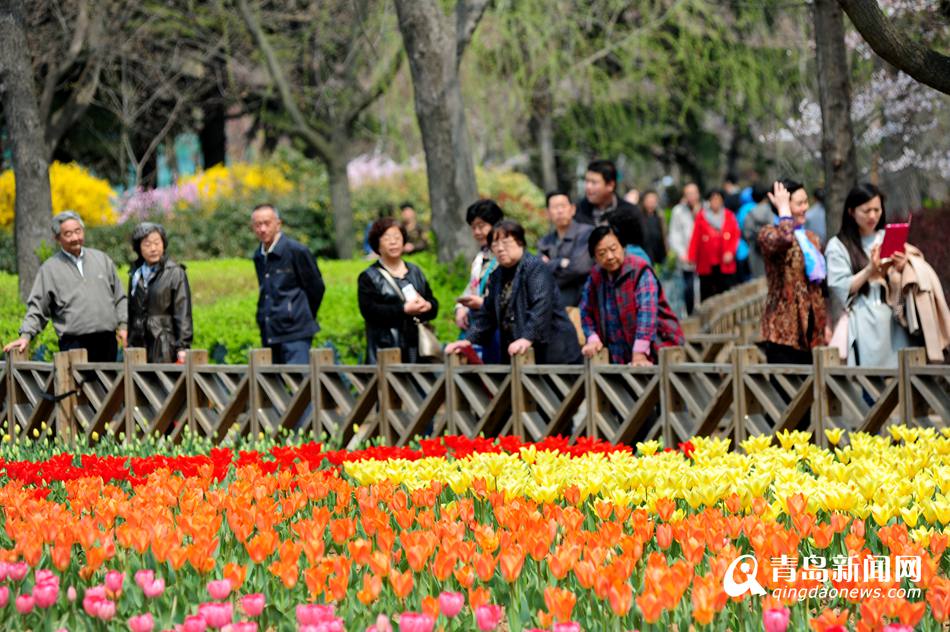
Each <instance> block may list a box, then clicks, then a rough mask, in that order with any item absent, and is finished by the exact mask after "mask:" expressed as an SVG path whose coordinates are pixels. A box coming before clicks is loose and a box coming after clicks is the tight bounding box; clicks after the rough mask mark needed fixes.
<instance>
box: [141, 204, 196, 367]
mask: <svg viewBox="0 0 950 632" xmlns="http://www.w3.org/2000/svg"><path fill="white" fill-rule="evenodd" d="M167 248H168V237H167V235H166V234H165V229H164V228H162V226H161V225H160V224H153V223H151V222H145V223H142V224H139V225H138V226H136V228H135V230H134V231H133V232H132V249H133V250H135V254H137V255H138V259H137V260H136V261H135V263H134V264H133V265H132V270H131V273H130V277H131V278H130V280H129V346H130V347H144V348H145V351H146V354H147V357H148V361H149V362H165V363H168V362H176V361H177V362H184V361H185V350H187V349H188V348H189V347H191V338H192V333H193V329H192V323H191V290H190V289H189V288H188V276H187V275H186V274H185V268H184V266H182V265H179V264H177V263H175V262H174V261H172V260H171V259H169V258H168V257H167V256H166V254H165V251H166V249H167Z"/></svg>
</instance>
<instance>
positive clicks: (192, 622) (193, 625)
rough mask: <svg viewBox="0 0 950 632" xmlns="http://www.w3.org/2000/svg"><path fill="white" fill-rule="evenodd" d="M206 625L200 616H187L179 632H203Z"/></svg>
mask: <svg viewBox="0 0 950 632" xmlns="http://www.w3.org/2000/svg"><path fill="white" fill-rule="evenodd" d="M207 628H208V624H207V623H206V622H205V620H204V619H203V618H202V617H201V616H200V615H194V614H193V615H189V616H187V617H185V622H184V623H183V624H181V627H180V628H179V629H180V631H181V632H205V630H206V629H207Z"/></svg>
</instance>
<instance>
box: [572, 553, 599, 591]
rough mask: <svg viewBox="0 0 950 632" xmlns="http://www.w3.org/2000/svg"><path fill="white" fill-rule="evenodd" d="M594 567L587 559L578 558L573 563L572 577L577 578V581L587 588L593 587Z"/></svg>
mask: <svg viewBox="0 0 950 632" xmlns="http://www.w3.org/2000/svg"><path fill="white" fill-rule="evenodd" d="M596 570H597V569H596V567H595V566H594V564H593V562H591V561H589V560H580V561H579V562H576V563H575V564H574V577H576V578H577V583H579V584H580V585H581V586H582V587H583V588H587V589H588V590H589V589H591V588H593V587H594V577H595V573H596Z"/></svg>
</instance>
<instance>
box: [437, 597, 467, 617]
mask: <svg viewBox="0 0 950 632" xmlns="http://www.w3.org/2000/svg"><path fill="white" fill-rule="evenodd" d="M464 605H465V595H463V594H462V593H457V592H443V593H441V594H440V595H439V610H440V611H441V612H442V614H443V615H444V616H445V617H448V618H449V619H451V618H452V617H454V616H455V615H457V614H458V613H459V612H461V611H462V606H464Z"/></svg>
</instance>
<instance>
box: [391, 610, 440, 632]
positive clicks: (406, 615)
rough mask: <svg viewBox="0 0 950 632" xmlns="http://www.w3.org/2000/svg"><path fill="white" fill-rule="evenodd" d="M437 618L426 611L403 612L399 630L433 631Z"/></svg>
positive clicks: (406, 631) (402, 631)
mask: <svg viewBox="0 0 950 632" xmlns="http://www.w3.org/2000/svg"><path fill="white" fill-rule="evenodd" d="M433 627H435V619H433V618H432V617H430V616H429V615H427V614H424V613H418V612H403V613H402V614H401V615H399V632H432V628H433Z"/></svg>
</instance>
